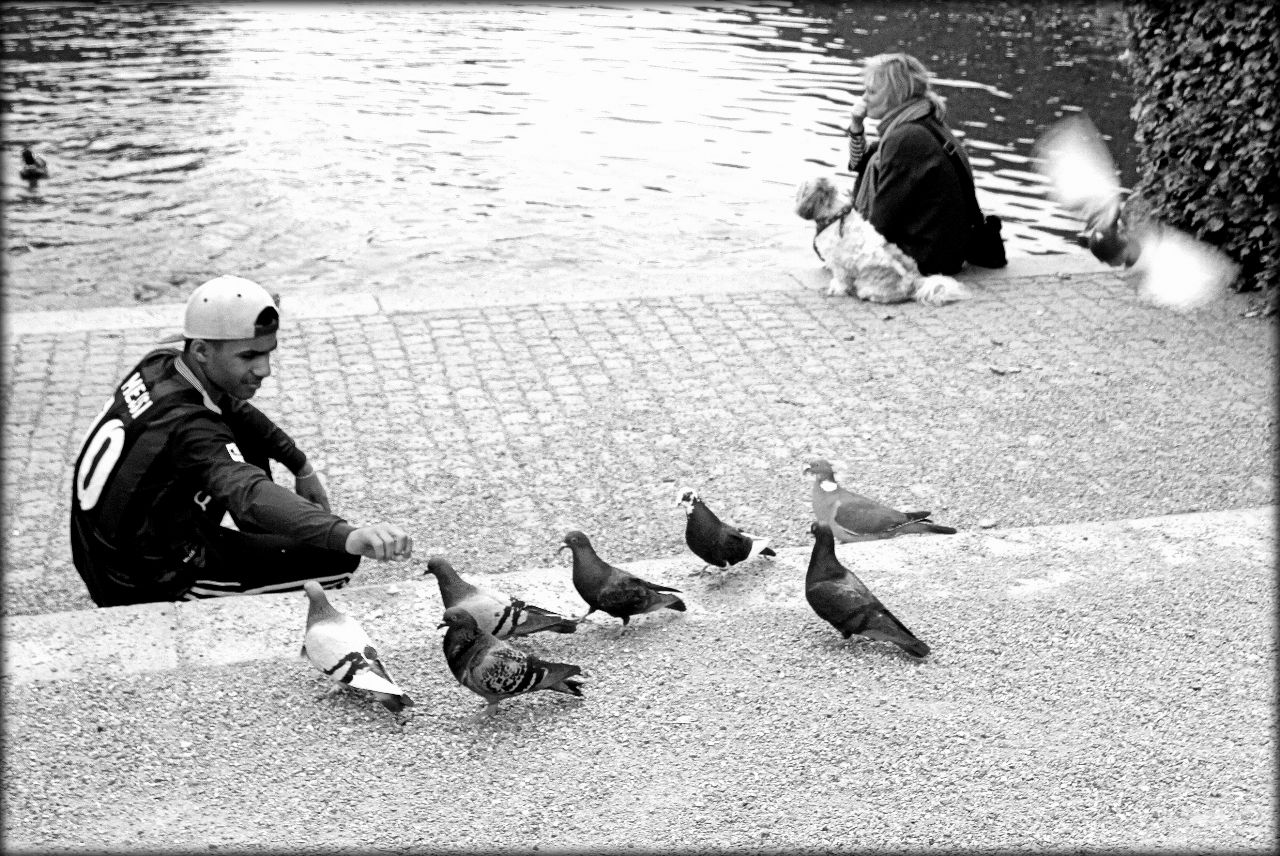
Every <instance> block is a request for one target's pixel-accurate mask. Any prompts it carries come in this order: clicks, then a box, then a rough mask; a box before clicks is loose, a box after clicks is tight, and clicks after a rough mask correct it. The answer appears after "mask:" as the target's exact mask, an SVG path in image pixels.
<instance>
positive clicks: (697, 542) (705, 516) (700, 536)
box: [680, 490, 778, 568]
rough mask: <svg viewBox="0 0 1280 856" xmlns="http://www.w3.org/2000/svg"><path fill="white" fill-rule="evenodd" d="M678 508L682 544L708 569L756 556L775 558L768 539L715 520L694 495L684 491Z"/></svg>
mask: <svg viewBox="0 0 1280 856" xmlns="http://www.w3.org/2000/svg"><path fill="white" fill-rule="evenodd" d="M680 505H681V506H683V507H684V513H685V524H684V542H685V543H686V544H688V545H689V549H690V550H692V551H693V553H694V555H695V556H697V557H698V558H699V559H701V560H702V561H704V562H706V563H707V564H708V565H715V566H716V567H717V568H727V567H729V566H730V565H736V564H738V563H739V562H745V561H746V560H747V559H753V558H755V557H756V556H776V555H778V554H777V553H775V552H774V551H773V549H772V548H771V547H770V546H769V539H768V538H758V537H756V536H755V535H751V534H749V533H746V532H743V531H742V530H741V529H739V528H738V527H737V526H732V525H730V524H728V523H725V522H724V521H722V520H721V519H720V518H719V517H716V514H715V512H714V511H712V510H711V509H710V508H707V504H706V503H705V502H703V501H702V498H701V497H700V496H698V492H697V491H694V490H686V491H685V492H684V493H683V494H682V495H681V496H680Z"/></svg>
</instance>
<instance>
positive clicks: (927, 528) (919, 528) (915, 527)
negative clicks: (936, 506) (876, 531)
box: [894, 520, 956, 535]
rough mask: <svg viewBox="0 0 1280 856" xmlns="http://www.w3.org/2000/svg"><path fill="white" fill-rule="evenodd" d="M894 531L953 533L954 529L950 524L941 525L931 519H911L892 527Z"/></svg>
mask: <svg viewBox="0 0 1280 856" xmlns="http://www.w3.org/2000/svg"><path fill="white" fill-rule="evenodd" d="M894 532H901V533H904V534H908V533H920V534H922V535H954V534H956V530H955V529H954V528H953V527H951V526H943V525H942V524H941V523H934V522H933V521H932V520H912V521H910V522H909V523H904V524H902V525H901V526H898V527H896V528H895V529H894Z"/></svg>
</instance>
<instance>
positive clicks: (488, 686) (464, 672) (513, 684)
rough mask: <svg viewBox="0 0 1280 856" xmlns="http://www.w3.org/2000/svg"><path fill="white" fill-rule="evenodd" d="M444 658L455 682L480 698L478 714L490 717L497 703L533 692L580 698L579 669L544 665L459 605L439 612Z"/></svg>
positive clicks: (565, 665)
mask: <svg viewBox="0 0 1280 856" xmlns="http://www.w3.org/2000/svg"><path fill="white" fill-rule="evenodd" d="M439 626H440V627H448V628H449V629H448V630H447V631H445V634H444V658H445V660H446V661H447V662H448V663H449V670H450V671H451V672H453V676H454V677H455V678H457V679H458V683H460V684H462V685H463V686H464V687H466V688H467V689H469V690H471V691H472V692H473V693H475V694H476V695H478V696H481V697H482V698H484V700H485V703H486V704H485V708H484V710H483V711H481V712H482V713H485V714H488V715H492V714H493V712H494V711H495V710H497V707H498V703H499V702H501V701H502V700H503V699H504V698H510V697H511V696H514V695H520V694H522V693H531V692H534V691H536V690H551V691H552V692H557V693H565V694H567V695H573V696H578V697H579V698H581V697H582V689H581V687H582V681H580V680H574V676H575V675H580V674H582V669H581V668H580V667H578V666H573V665H570V664H569V663H549V662H547V661H546V660H543V659H542V658H540V657H537V656H535V655H533V654H529V653H526V652H524V651H521V650H520V649H518V648H516V647H515V646H513V645H511V644H509V643H507V642H504V641H502V640H501V639H499V638H497V637H496V636H494V635H493V634H492V633H486V632H485V631H483V630H481V629H480V628H479V627H478V626H477V625H476V620H475V618H474V617H473V616H472V615H471V613H470V612H469V611H467V610H466V609H464V608H463V607H461V606H451V607H449V608H448V609H446V610H445V611H444V618H443V621H442V623H441V624H440V625H439Z"/></svg>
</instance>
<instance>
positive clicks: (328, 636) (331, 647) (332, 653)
mask: <svg viewBox="0 0 1280 856" xmlns="http://www.w3.org/2000/svg"><path fill="white" fill-rule="evenodd" d="M303 589H304V590H305V591H306V593H307V600H308V601H309V603H308V606H307V629H306V631H305V633H304V634H303V638H302V656H304V657H306V658H307V659H308V660H310V661H311V665H313V666H315V667H316V668H317V669H319V670H320V671H321V672H323V673H324V674H325V675H327V676H328V678H329V680H331V681H333V682H334V683H335V686H334V687H333V689H339V688H341V687H343V686H349V687H354V688H356V689H360V690H367V691H368V692H370V693H372V694H373V697H374V698H376V699H377V700H378V701H379V702H381V703H382V706H383V707H385V708H386V709H387V710H389V711H391V712H392V713H399V712H400V711H401V710H403V709H404V708H405V707H409V706H412V705H413V699H411V698H409V695H408V693H406V692H405V691H404V690H402V689H400V687H398V686H396V683H395V681H393V680H392V679H391V676H390V675H388V674H387V670H386V667H384V666H383V665H382V661H381V660H380V659H378V651H377V649H375V648H374V647H373V642H372V641H371V640H370V639H369V635H368V634H367V633H365V632H364V628H363V627H361V626H360V622H358V621H356V620H355V619H354V618H352V617H351V616H349V615H344V614H343V613H341V612H339V611H338V610H336V609H334V608H333V605H332V604H330V603H329V598H328V597H326V596H325V593H324V589H323V588H321V587H320V584H319V583H318V582H316V581H315V580H307V581H306V583H304V584H303Z"/></svg>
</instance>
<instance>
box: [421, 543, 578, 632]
mask: <svg viewBox="0 0 1280 856" xmlns="http://www.w3.org/2000/svg"><path fill="white" fill-rule="evenodd" d="M425 573H426V574H427V575H432V574H434V575H435V578H436V582H437V583H439V584H440V599H441V600H443V601H444V606H445V609H448V608H449V607H452V606H460V607H462V608H463V609H465V610H467V612H470V613H471V616H472V617H473V618H475V620H476V624H477V625H479V627H480V629H481V630H483V631H484V632H485V633H492V634H493V635H494V636H497V637H498V638H499V639H506V638H507V637H508V636H528V635H529V634H530V633H537V632H538V631H540V630H546V631H549V632H551V633H573V632H574V631H576V630H577V629H578V622H577V620H575V619H572V618H565V617H564V616H563V615H558V614H556V613H554V612H552V611H551V610H549V609H543V608H542V607H540V606H534V605H533V604H531V603H525V602H524V601H523V600H519V599H517V598H514V597H507V596H506V595H504V594H500V593H498V592H495V591H490V590H488V589H482V588H477V587H476V586H473V585H472V584H471V583H469V582H467V581H466V580H464V579H463V578H462V577H460V576H458V572H457V571H455V570H454V569H453V565H451V564H449V562H448V560H446V559H444V558H442V557H440V556H432V557H431V558H430V559H428V560H427V570H426V571H425Z"/></svg>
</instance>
